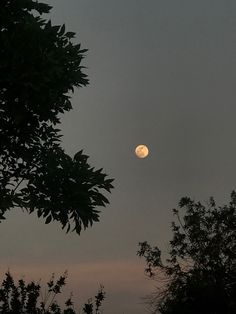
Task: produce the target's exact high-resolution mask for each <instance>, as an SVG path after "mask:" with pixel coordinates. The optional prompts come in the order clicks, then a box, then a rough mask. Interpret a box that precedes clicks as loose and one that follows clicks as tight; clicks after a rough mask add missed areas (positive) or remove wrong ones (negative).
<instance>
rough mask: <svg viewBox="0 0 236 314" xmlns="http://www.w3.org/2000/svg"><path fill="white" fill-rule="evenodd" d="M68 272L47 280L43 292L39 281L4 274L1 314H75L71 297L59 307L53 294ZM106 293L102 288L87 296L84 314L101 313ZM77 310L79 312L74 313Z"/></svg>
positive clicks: (1, 291)
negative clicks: (27, 281)
mask: <svg viewBox="0 0 236 314" xmlns="http://www.w3.org/2000/svg"><path fill="white" fill-rule="evenodd" d="M66 277H67V273H64V274H63V275H62V276H60V278H59V279H57V280H55V278H54V275H53V276H52V277H51V279H50V280H49V281H48V282H47V290H46V291H45V292H43V291H42V290H43V289H42V287H41V285H40V284H39V283H35V282H30V283H28V284H27V283H26V282H25V281H24V280H23V279H20V280H18V282H17V283H15V282H14V280H13V278H12V276H11V274H10V273H9V272H8V273H6V274H5V279H4V280H3V281H2V284H1V287H0V313H1V314H76V311H75V309H74V306H73V302H72V298H71V297H70V298H69V299H68V300H66V302H65V308H64V309H62V308H61V306H60V305H59V304H58V303H57V301H56V297H57V296H58V294H60V293H61V291H62V288H63V287H64V286H65V285H66ZM104 298H105V292H104V290H103V287H101V288H100V289H99V291H98V293H97V295H96V296H95V298H94V300H93V299H90V300H89V301H88V302H87V303H85V304H84V306H83V313H85V314H100V313H101V312H100V309H101V306H102V301H103V300H104ZM77 313H78V312H77Z"/></svg>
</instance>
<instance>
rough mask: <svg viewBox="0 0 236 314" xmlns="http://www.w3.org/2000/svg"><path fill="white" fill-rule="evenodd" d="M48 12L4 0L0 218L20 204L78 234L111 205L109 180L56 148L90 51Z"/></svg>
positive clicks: (0, 10) (81, 158)
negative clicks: (63, 117) (62, 121)
mask: <svg viewBox="0 0 236 314" xmlns="http://www.w3.org/2000/svg"><path fill="white" fill-rule="evenodd" d="M50 9H51V7H50V6H49V5H47V4H44V3H40V2H38V1H32V0H2V1H1V6H0V220H2V219H5V215H4V214H5V212H6V211H7V210H10V209H12V208H14V207H20V208H22V209H26V210H27V211H28V212H29V213H31V212H34V211H37V214H38V216H39V217H43V218H44V219H45V222H46V223H50V222H51V221H53V220H55V221H58V222H59V223H60V224H61V225H62V227H63V228H65V227H67V231H69V230H75V231H76V232H77V233H78V234H79V233H80V232H81V229H82V228H83V227H84V228H87V227H88V226H90V225H92V224H93V222H96V221H98V220H99V211H98V210H96V209H95V208H96V207H97V206H105V205H106V204H108V199H107V198H106V197H105V196H104V195H103V191H107V192H110V190H111V189H112V188H113V186H112V181H113V180H112V179H108V178H107V176H106V174H104V173H103V170H102V169H100V170H95V169H94V168H93V167H91V166H90V165H89V164H88V162H87V159H88V156H86V155H85V154H83V152H82V151H80V152H78V153H76V154H75V155H74V157H70V156H69V155H67V154H66V153H65V152H64V150H63V149H62V147H61V143H60V140H61V134H60V129H58V125H59V123H60V118H59V116H60V115H61V114H63V113H65V112H66V111H69V110H71V109H72V105H71V101H70V95H69V94H70V92H73V90H74V87H81V86H86V85H87V84H88V79H87V75H86V74H84V73H83V68H84V67H83V66H82V65H81V61H82V59H83V58H84V54H85V52H86V51H87V50H86V49H82V48H81V45H80V44H74V43H73V41H72V40H73V38H74V36H75V34H74V33H73V32H67V31H66V29H65V25H62V26H60V25H59V26H57V25H56V26H54V25H52V23H51V21H50V20H49V21H48V20H45V19H43V17H42V14H45V13H49V12H50ZM71 226H72V227H73V228H72V229H71Z"/></svg>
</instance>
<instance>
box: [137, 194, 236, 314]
mask: <svg viewBox="0 0 236 314" xmlns="http://www.w3.org/2000/svg"><path fill="white" fill-rule="evenodd" d="M179 207H180V208H181V209H182V210H184V214H183V215H181V214H180V212H179V210H176V209H174V210H173V213H174V215H175V217H176V218H177V222H173V223H172V232H173V238H172V240H171V241H170V250H169V255H170V257H169V258H168V259H167V260H166V262H165V263H164V262H163V260H162V258H161V251H160V250H159V248H158V247H151V246H150V245H149V244H148V243H147V242H143V243H140V244H139V251H138V255H139V256H142V257H144V258H145V259H146V263H147V268H146V270H145V271H146V273H147V274H148V275H149V276H150V277H151V278H153V279H155V280H157V282H158V288H157V291H155V292H154V293H153V295H151V296H150V297H149V304H150V305H151V312H152V313H162V314H172V313H175V314H178V313H181V314H185V313H186V314H187V313H188V314H189V313H193V314H200V313H203V314H213V313H214V314H218V313H219V314H222V313H224V314H233V313H236V298H235V296H236V192H232V194H231V200H230V202H229V204H228V205H225V206H222V207H221V206H219V207H217V206H216V203H215V201H214V199H213V198H211V199H210V201H209V204H208V205H207V206H204V205H202V204H201V203H200V202H195V201H194V200H191V199H190V198H188V197H185V198H182V199H181V200H180V202H179Z"/></svg>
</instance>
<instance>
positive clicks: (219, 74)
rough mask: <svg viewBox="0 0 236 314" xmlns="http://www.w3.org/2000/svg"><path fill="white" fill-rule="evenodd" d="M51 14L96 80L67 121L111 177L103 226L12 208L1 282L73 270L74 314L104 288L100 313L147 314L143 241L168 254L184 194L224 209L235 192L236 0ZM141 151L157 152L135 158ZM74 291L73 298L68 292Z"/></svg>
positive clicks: (115, 4)
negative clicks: (71, 228) (73, 225)
mask: <svg viewBox="0 0 236 314" xmlns="http://www.w3.org/2000/svg"><path fill="white" fill-rule="evenodd" d="M42 2H46V3H49V4H51V5H52V6H53V9H52V11H51V13H50V15H49V16H47V18H50V19H51V20H52V22H53V24H63V23H65V25H66V29H67V30H68V31H74V32H76V34H77V35H76V39H75V41H76V42H80V43H81V45H82V47H83V48H88V49H89V51H88V52H87V53H86V57H85V59H84V61H83V65H84V66H86V67H87V69H86V70H85V72H86V73H87V74H88V77H89V79H90V84H89V86H88V87H85V88H82V89H79V90H76V92H75V94H74V95H73V96H72V102H73V106H74V108H73V110H72V111H71V112H69V113H66V114H65V115H64V116H63V117H62V125H61V129H62V134H63V135H64V136H63V139H62V141H63V147H64V148H65V151H66V152H67V153H69V154H71V155H72V154H74V153H75V152H77V151H79V150H81V149H83V150H84V153H85V154H87V155H89V156H90V158H89V162H90V164H91V165H93V166H94V167H96V168H101V167H102V168H104V170H105V172H106V173H107V174H108V175H109V176H110V177H112V178H114V179H115V181H114V187H115V189H114V190H113V191H112V193H111V195H108V198H109V200H110V205H109V206H108V207H107V208H105V209H103V208H101V210H102V214H101V220H100V222H99V223H96V224H95V225H94V226H93V227H92V228H89V229H87V230H86V231H85V232H82V234H81V235H80V236H78V235H77V234H75V233H69V234H65V232H64V231H62V230H61V227H60V225H59V224H57V223H51V224H49V225H45V224H44V222H43V221H42V220H39V219H38V218H37V216H36V215H30V216H29V215H28V214H27V213H22V212H21V211H20V210H17V209H15V210H14V211H11V212H9V213H8V214H7V220H6V221H4V222H3V223H2V224H1V225H0V243H1V253H0V257H1V266H0V270H1V273H2V274H3V273H4V272H5V271H7V270H8V269H10V271H11V272H12V274H13V275H16V276H18V277H20V276H24V278H25V279H26V281H29V280H32V279H34V280H36V281H37V280H38V279H40V278H42V279H43V280H45V279H48V278H49V277H50V275H51V274H52V272H55V274H56V275H58V276H59V275H60V274H62V273H63V272H64V271H65V270H68V272H69V277H68V285H67V288H66V289H65V294H64V295H65V298H66V296H67V295H69V293H70V291H73V294H74V301H75V304H76V307H78V306H79V304H82V303H83V302H85V301H86V300H87V299H88V298H89V297H91V296H93V295H94V294H95V293H96V291H97V290H98V288H99V284H103V285H104V286H105V291H106V300H105V302H104V307H103V309H104V314H123V313H125V314H143V313H144V312H145V305H144V304H143V301H142V299H141V298H142V297H143V296H145V295H146V294H148V293H150V291H152V289H153V287H154V285H155V283H154V282H152V281H150V280H148V279H147V278H145V275H144V267H145V263H144V260H140V259H139V258H138V257H137V256H136V252H137V249H138V242H141V241H145V240H147V241H148V242H149V243H150V244H152V245H158V246H159V247H160V248H161V249H162V250H163V252H164V254H166V252H167V251H168V241H169V240H170V239H171V232H170V224H171V221H172V218H173V217H172V212H171V209H172V208H174V207H176V206H177V204H178V201H179V200H180V198H181V197H182V196H190V197H192V198H194V199H195V200H199V201H202V202H207V200H208V199H209V197H210V196H214V197H215V199H216V201H217V203H218V204H224V203H226V202H228V200H229V197H230V192H231V191H232V190H233V189H235V188H236V185H235V183H236V181H235V177H236V176H235V175H236V167H235V161H236V139H235V137H236V123H235V117H236V105H235V101H236V1H235V0H119V1H118V0H96V1H95V0H93V1H92V0H47V1H46V0H44V1H43V0H42ZM138 144H146V145H147V146H148V148H149V151H150V154H149V156H148V157H147V158H145V159H139V158H137V157H136V156H135V154H134V149H135V147H136V145H138ZM66 293H67V294H66Z"/></svg>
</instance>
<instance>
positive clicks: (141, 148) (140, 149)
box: [135, 145, 149, 158]
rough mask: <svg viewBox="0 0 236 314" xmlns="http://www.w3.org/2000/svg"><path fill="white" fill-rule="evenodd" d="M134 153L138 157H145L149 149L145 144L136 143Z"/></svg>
mask: <svg viewBox="0 0 236 314" xmlns="http://www.w3.org/2000/svg"><path fill="white" fill-rule="evenodd" d="M135 154H136V156H137V157H138V158H146V157H147V156H148V154H149V150H148V148H147V146H146V145H138V146H137V147H136V148H135Z"/></svg>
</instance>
